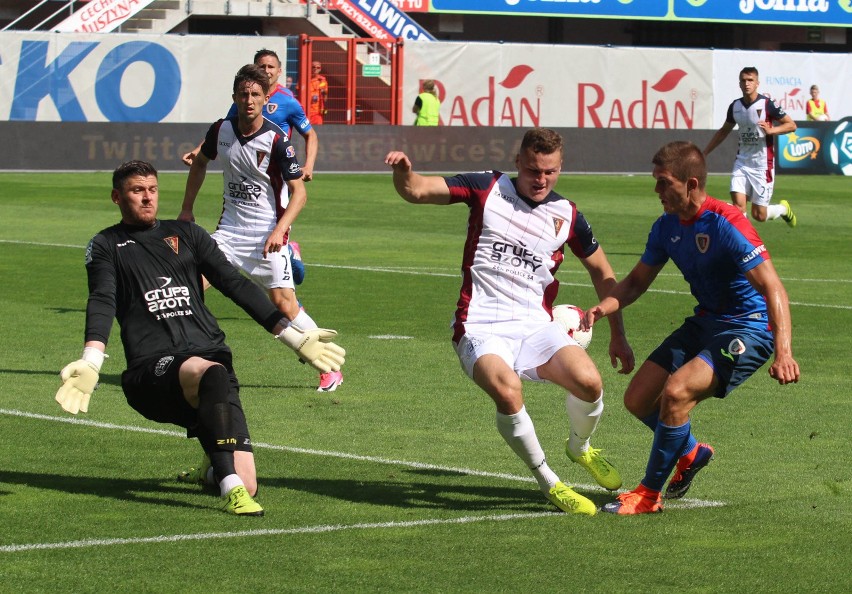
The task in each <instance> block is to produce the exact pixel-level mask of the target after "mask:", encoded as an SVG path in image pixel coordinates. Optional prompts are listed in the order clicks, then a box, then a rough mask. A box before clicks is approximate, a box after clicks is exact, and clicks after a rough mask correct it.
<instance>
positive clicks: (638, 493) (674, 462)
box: [584, 142, 799, 515]
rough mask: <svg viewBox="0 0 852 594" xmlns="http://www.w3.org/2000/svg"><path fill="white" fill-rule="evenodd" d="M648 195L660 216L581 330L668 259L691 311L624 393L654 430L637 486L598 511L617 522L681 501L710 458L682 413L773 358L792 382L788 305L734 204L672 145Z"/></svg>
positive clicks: (695, 153) (660, 155) (694, 157)
mask: <svg viewBox="0 0 852 594" xmlns="http://www.w3.org/2000/svg"><path fill="white" fill-rule="evenodd" d="M653 163H654V170H653V176H654V179H655V180H656V187H655V191H656V192H657V194H659V197H660V202H661V203H662V205H663V211H664V212H665V214H663V216H661V217H660V218H659V219H657V221H656V222H655V223H654V225H653V227H652V228H651V233H650V234H649V235H648V242H647V244H646V246H645V253H644V254H642V257H641V259H640V260H639V262H638V263H637V264H636V266H635V267H634V268H633V270H632V271H631V272H630V274H629V275H628V276H626V277H625V278H624V279H623V280H622V281H621V282H619V283H618V284H617V285H616V286H615V288H614V289H613V290H612V292H611V293H610V294H609V296H608V297H606V298H604V299H603V300H602V301H601V302H600V303H598V304H597V305H596V306H594V307H592V308H590V309H589V310H588V311H587V312H586V317H585V323H584V325H585V326H589V325H591V324H593V323H594V322H595V321H596V320H599V319H601V318H603V317H604V316H608V315H612V314H613V313H615V312H618V311H620V310H621V309H623V308H625V307H627V306H628V305H630V304H631V303H633V302H634V301H636V299H638V298H639V297H640V296H641V295H642V294H643V293H644V292H645V291H646V290H647V289H648V287H649V286H650V285H651V283H652V282H653V281H654V279H655V278H656V277H657V274H658V273H659V272H660V270H662V268H663V266H665V264H666V262H668V261H669V260H672V261H673V262H674V263H675V265H676V266H677V267H678V269H680V271H681V273H682V274H683V277H684V279H686V281H687V282H688V283H689V287H690V291H691V292H692V295H693V296H694V297H695V299H696V300H697V301H698V304H697V305H696V306H695V311H694V315H692V316H691V317H689V318H687V319H686V320H685V321H684V323H683V325H682V326H681V327H680V328H678V329H677V330H675V331H674V332H673V333H672V334H671V335H670V336H669V337H668V338H666V339H665V340H664V341H663V343H662V344H661V345H660V346H659V347H657V349H656V350H655V351H654V352H653V353H651V355H650V356H649V357H648V359H647V360H646V361H645V363H643V364H642V366H641V367H640V369H639V371H638V372H637V373H636V375H635V376H634V378H633V380H632V381H631V382H630V385H629V386H628V388H627V392H625V394H624V404H625V406H626V407H627V409H628V410H629V411H630V412H631V413H632V414H633V415H634V416H636V417H637V418H638V419H639V420H641V421H642V422H643V423H645V425H647V426H648V427H649V428H650V429H651V430H652V431H654V442H653V445H652V446H651V455H650V457H649V459H648V465H647V467H646V470H645V478H643V479H642V482H641V483H640V485H639V486H638V487H637V488H636V489H635V490H633V491H628V492H626V493H623V494H621V495H619V497H618V500H617V501H615V502H613V503H609V504H607V505H605V506H604V507H603V510H604V511H608V512H612V513H617V514H622V515H625V514H640V513H648V512H657V511H662V503H661V492H662V489H663V485H664V484H665V482H666V479H667V478H668V476H669V474H670V473H671V472H672V470H673V469H675V467H677V470H676V472H675V475H674V477H673V478H672V480H671V482H670V483H669V485H668V488H667V489H666V492H665V497H666V498H667V499H673V498H677V497H682V496H683V495H684V494H686V491H687V490H688V489H689V487H690V485H691V483H692V479H693V478H694V477H695V474H696V473H697V472H698V471H699V470H700V469H701V468H703V467H704V466H706V465H707V463H708V462H710V460H711V459H712V457H713V453H714V452H713V448H711V447H710V446H709V445H707V444H703V443H698V442H697V441H696V439H695V437H694V436H693V435H692V432H691V430H690V422H689V412H690V411H691V410H692V408H693V407H695V405H697V404H698V403H699V402H701V401H702V400H705V399H706V398H710V397H711V396H712V397H716V398H724V397H725V396H727V395H728V393H730V392H731V391H732V390H733V389H734V388H735V387H737V386H738V385H740V384H741V383H742V382H744V381H745V380H746V379H748V378H749V377H750V376H751V375H752V374H754V372H755V371H757V370H758V369H760V367H761V366H762V365H763V364H764V363H765V362H766V361H767V360H769V358H770V356H771V355H772V354H773V351H774V353H775V359H774V361H773V362H772V364H771V366H770V367H769V375H770V376H772V377H773V378H775V379H776V380H777V381H778V382H779V383H780V384H787V383H791V382H797V381H798V380H799V365H798V363H796V360H795V359H794V358H793V352H792V346H791V322H790V304H789V300H788V298H787V292H786V290H785V289H784V285H783V284H782V283H781V279H780V278H779V277H778V274H777V273H776V271H775V267H774V266H773V265H772V261H771V260H770V259H769V252H767V251H766V246H765V245H764V244H763V241H762V240H761V239H760V237H759V236H758V234H757V231H755V229H754V227H753V226H752V225H751V223H750V222H749V221H748V219H746V218H745V217H744V216H743V215H742V213H741V212H740V211H739V210H738V209H737V208H736V207H735V206H733V205H731V204H728V203H725V202H722V201H720V200H716V199H715V198H712V197H711V196H708V195H707V194H706V192H705V189H704V187H705V183H706V181H707V165H706V163H705V161H704V155H703V154H702V152H701V150H700V149H699V148H698V147H697V146H695V145H694V144H692V143H688V142H672V143H669V144H667V145H665V146H664V147H663V148H661V149H660V150H659V151H658V152H657V154H656V155H655V156H654V159H653Z"/></svg>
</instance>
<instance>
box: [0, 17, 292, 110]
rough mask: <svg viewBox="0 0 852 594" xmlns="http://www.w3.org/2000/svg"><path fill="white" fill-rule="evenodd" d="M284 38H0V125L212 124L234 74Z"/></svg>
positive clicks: (227, 99) (282, 49) (282, 46)
mask: <svg viewBox="0 0 852 594" xmlns="http://www.w3.org/2000/svg"><path fill="white" fill-rule="evenodd" d="M261 48H268V49H272V50H274V51H276V52H277V53H278V56H279V57H280V58H281V61H282V62H284V61H285V60H286V58H287V47H286V39H285V38H283V37H225V36H207V35H200V36H195V35H194V36H179V35H136V34H134V35H127V34H125V35H122V34H62V33H0V80H2V84H0V119H3V120H25V121H26V120H30V121H41V122H45V121H64V122H163V123H179V122H213V121H214V120H216V119H218V118H221V117H223V116H224V115H225V114H226V113H227V111H228V108H229V107H230V105H231V94H232V91H231V89H232V86H233V80H234V75H235V74H236V73H237V70H239V69H240V67H242V66H243V65H245V64H247V63H250V62H251V60H252V58H253V57H254V53H255V52H256V51H257V50H259V49H261Z"/></svg>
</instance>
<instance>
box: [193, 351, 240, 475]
mask: <svg viewBox="0 0 852 594" xmlns="http://www.w3.org/2000/svg"><path fill="white" fill-rule="evenodd" d="M229 390H230V378H229V376H228V372H227V370H226V369H225V368H224V367H222V366H221V365H213V366H212V367H210V368H208V369H207V371H205V372H204V375H202V376H201V381H199V382H198V422H199V425H201V427H200V429H201V432H200V433H201V434H202V435H204V436H205V437H206V438H207V439H205V440H204V441H207V442H208V443H207V444H206V447H205V450H207V452H208V454H209V455H210V464H211V465H212V466H213V473H214V475H215V476H216V480H217V481H220V480H222V479H223V478H224V477H226V476H228V475H229V474H236V470H235V468H234V449H235V446H236V444H237V436H236V435H235V434H234V430H233V426H232V423H231V404H230V403H229V402H228V391H229Z"/></svg>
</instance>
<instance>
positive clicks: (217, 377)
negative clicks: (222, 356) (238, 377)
mask: <svg viewBox="0 0 852 594" xmlns="http://www.w3.org/2000/svg"><path fill="white" fill-rule="evenodd" d="M230 381H231V378H230V377H229V375H228V370H227V369H225V368H224V367H223V366H222V365H218V364H217V365H211V366H210V367H208V368H207V370H206V371H205V372H204V374H203V375H202V376H201V380H200V381H199V382H198V399H199V402H200V403H203V404H205V405H211V406H212V405H214V404H224V403H226V402H228V391H229V389H230Z"/></svg>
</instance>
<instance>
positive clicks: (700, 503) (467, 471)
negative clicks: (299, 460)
mask: <svg viewBox="0 0 852 594" xmlns="http://www.w3.org/2000/svg"><path fill="white" fill-rule="evenodd" d="M0 414H3V415H10V416H16V417H26V418H30V419H39V420H43V421H54V422H60V423H70V424H74V425H84V426H88V427H97V428H100V429H117V430H120V431H132V432H136V433H153V434H156V435H167V436H169V437H179V438H182V439H185V438H186V434H185V433H182V432H179V431H170V430H167V429H152V428H149V427H139V426H136V425H116V424H114V423H104V422H101V421H92V420H89V419H83V418H79V417H57V416H54V415H44V414H40V413H31V412H26V411H21V410H10V409H6V408H0ZM252 445H253V446H254V447H256V448H260V449H266V450H274V451H280V452H291V453H294V454H305V455H309V456H323V457H326V458H340V459H344V460H357V461H358V462H371V463H374V464H386V465H390V466H406V467H408V468H416V469H418V470H438V471H442V472H452V473H455V474H459V475H469V476H481V477H489V478H499V479H505V480H510V481H518V482H523V483H534V482H535V479H534V478H533V477H531V476H526V475H524V476H520V475H517V474H509V473H504V472H488V471H484V470H475V469H473V468H458V467H454V466H441V465H437V464H427V463H425V462H411V461H409V460H396V459H393V458H382V457H379V456H364V455H361V454H350V453H348V452H335V451H330V450H314V449H310V448H299V447H294V446H283V445H276V444H271V443H264V442H254V443H252ZM572 485H573V486H575V487H577V488H579V489H580V490H583V491H594V490H597V491H605V489H603V487H600V486H599V485H588V484H580V483H572ZM724 505H726V504H725V503H724V502H722V501H707V500H702V499H682V500H680V502H678V503H677V504H676V505H675V507H721V506H724Z"/></svg>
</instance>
